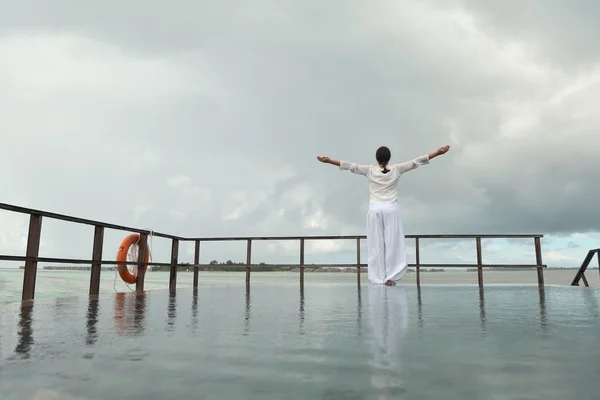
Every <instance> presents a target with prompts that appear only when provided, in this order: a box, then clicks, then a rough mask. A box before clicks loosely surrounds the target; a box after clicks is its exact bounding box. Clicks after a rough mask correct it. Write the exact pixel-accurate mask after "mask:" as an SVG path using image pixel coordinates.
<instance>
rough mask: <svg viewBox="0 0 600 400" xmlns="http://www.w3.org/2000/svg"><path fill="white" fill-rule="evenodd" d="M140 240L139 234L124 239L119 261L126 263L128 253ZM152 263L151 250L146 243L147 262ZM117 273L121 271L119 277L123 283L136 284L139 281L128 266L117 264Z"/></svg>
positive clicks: (120, 247)
mask: <svg viewBox="0 0 600 400" xmlns="http://www.w3.org/2000/svg"><path fill="white" fill-rule="evenodd" d="M139 240H140V234H139V233H132V234H131V235H128V236H127V237H125V239H123V241H122V242H121V246H119V251H117V261H121V262H126V261H127V252H128V251H129V248H130V247H131V245H132V244H135V243H137V242H138V241H139ZM149 261H150V249H148V244H147V243H146V262H149ZM117 271H119V276H120V277H121V279H123V281H125V282H126V283H129V284H134V283H135V282H136V281H137V277H136V276H135V275H133V274H132V273H131V272H129V269H127V264H118V263H117Z"/></svg>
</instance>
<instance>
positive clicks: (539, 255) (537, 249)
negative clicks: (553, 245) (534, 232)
mask: <svg viewBox="0 0 600 400" xmlns="http://www.w3.org/2000/svg"><path fill="white" fill-rule="evenodd" d="M535 262H536V265H537V266H538V267H537V276H538V286H540V287H543V286H544V271H543V267H542V242H541V240H540V238H539V237H536V238H535Z"/></svg>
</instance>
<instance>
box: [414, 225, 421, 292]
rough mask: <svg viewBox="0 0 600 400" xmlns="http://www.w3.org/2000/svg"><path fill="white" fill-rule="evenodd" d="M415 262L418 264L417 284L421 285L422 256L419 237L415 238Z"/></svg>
mask: <svg viewBox="0 0 600 400" xmlns="http://www.w3.org/2000/svg"><path fill="white" fill-rule="evenodd" d="M415 264H417V266H416V268H417V286H421V267H419V265H420V264H421V257H420V254H419V238H418V237H417V238H415Z"/></svg>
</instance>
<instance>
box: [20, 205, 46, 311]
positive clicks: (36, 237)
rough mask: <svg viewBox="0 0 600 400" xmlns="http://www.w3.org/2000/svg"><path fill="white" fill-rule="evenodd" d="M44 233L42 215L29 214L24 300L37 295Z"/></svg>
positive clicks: (22, 296)
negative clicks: (36, 289)
mask: <svg viewBox="0 0 600 400" xmlns="http://www.w3.org/2000/svg"><path fill="white" fill-rule="evenodd" d="M41 235H42V216H41V215H38V214H31V215H30V216H29V232H28V233H27V250H26V253H25V257H28V258H30V259H28V260H26V261H25V274H24V275H23V292H22V295H21V298H22V300H33V297H34V296H35V279H36V276H37V264H38V261H37V259H38V256H39V254H40V237H41Z"/></svg>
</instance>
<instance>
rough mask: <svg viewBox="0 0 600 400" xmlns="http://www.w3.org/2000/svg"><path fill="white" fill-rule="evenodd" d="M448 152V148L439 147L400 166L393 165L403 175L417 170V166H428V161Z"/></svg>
mask: <svg viewBox="0 0 600 400" xmlns="http://www.w3.org/2000/svg"><path fill="white" fill-rule="evenodd" d="M448 150H450V146H444V147H440V148H439V149H437V150H436V151H434V152H432V153H429V154H426V155H424V156H421V157H417V158H415V159H414V160H411V161H408V162H404V163H401V164H395V167H396V168H398V169H399V170H400V173H401V174H403V173H405V172H408V171H412V170H413V169H417V168H418V167H419V165H426V164H429V160H431V159H433V158H436V157H437V156H440V155H442V154H446V153H447V152H448Z"/></svg>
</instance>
